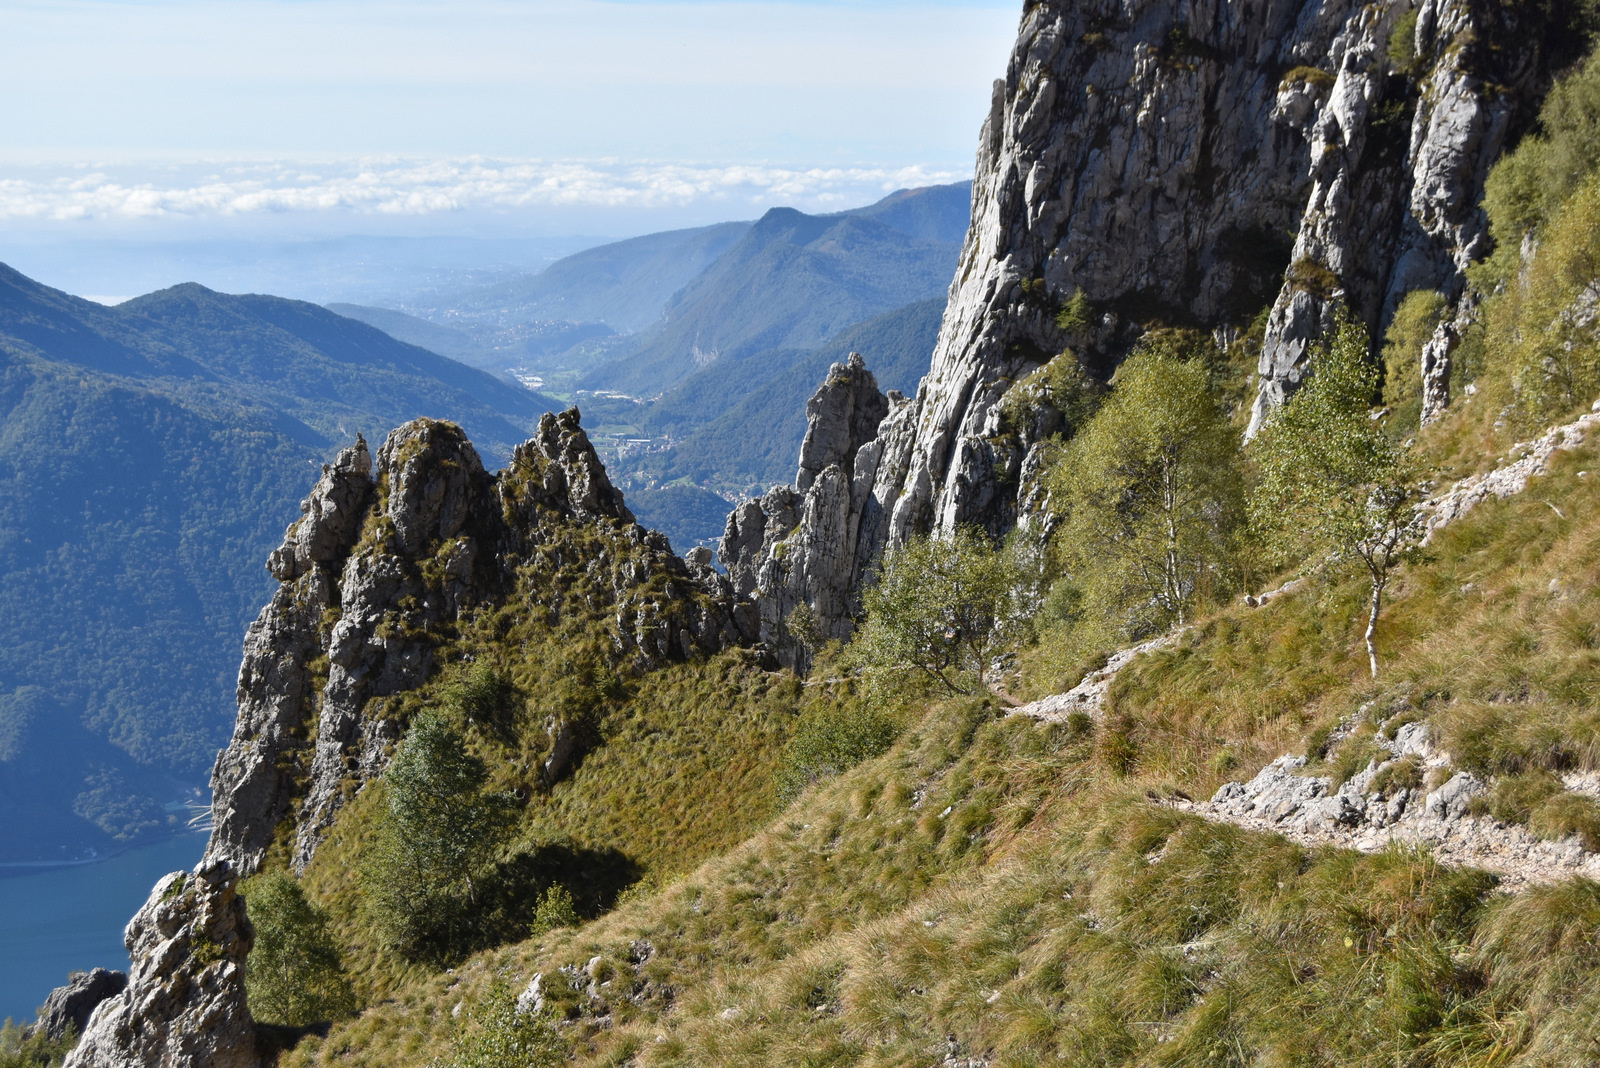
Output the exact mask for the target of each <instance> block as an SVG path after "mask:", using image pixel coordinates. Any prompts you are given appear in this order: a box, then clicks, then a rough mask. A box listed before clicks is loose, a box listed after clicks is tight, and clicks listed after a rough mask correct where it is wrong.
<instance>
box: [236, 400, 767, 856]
mask: <svg viewBox="0 0 1600 1068" xmlns="http://www.w3.org/2000/svg"><path fill="white" fill-rule="evenodd" d="M302 513H303V514H302V516H301V518H300V519H299V520H298V521H296V523H295V524H294V525H293V526H291V527H290V528H289V530H288V532H287V533H286V534H285V536H284V542H283V544H282V545H281V546H280V547H279V548H278V549H277V550H275V551H274V552H273V553H272V555H271V557H270V559H269V561H268V567H269V568H270V569H271V571H272V573H273V575H274V576H275V577H276V578H277V579H278V580H279V587H278V589H277V591H276V592H275V593H274V595H273V598H272V600H271V602H270V603H269V604H268V605H267V606H266V607H265V608H264V609H263V610H262V612H261V615H260V616H259V617H258V618H257V620H256V622H255V623H254V624H253V625H252V626H251V628H250V632H249V635H248V636H247V637H246V640H245V653H244V660H243V664H242V666H241V668H240V672H239V718H238V721H237V723H236V725H235V729H234V736H233V740H232V742H231V743H230V744H229V746H228V748H227V749H226V750H224V751H223V752H222V754H221V755H220V756H219V757H218V759H217V764H216V768H215V770H214V771H213V775H212V787H213V791H214V793H213V796H214V800H213V817H214V831H213V834H212V837H211V842H210V846H209V848H208V851H207V856H208V857H209V858H211V859H213V860H219V861H226V862H227V863H229V864H230V865H232V866H233V868H234V869H235V870H238V871H241V872H244V873H246V874H248V873H250V872H252V871H254V870H255V869H256V867H257V866H258V865H259V864H260V862H261V858H262V856H263V855H264V853H265V851H266V849H267V847H268V845H269V844H271V842H272V841H273V840H274V838H275V837H276V836H278V835H286V836H288V841H289V843H290V846H291V855H292V857H293V860H294V863H295V865H296V867H297V868H299V869H300V870H304V868H305V866H306V865H307V864H308V863H310V861H311V858H312V856H313V855H314V854H315V852H316V848H317V845H318V843H319V842H320V841H321V838H322V835H323V834H324V833H325V832H326V829H327V827H328V826H329V825H330V823H331V822H332V820H333V818H334V816H335V814H336V813H337V811H338V810H339V808H340V806H341V805H342V804H343V802H344V800H345V799H346V798H348V797H349V796H350V795H351V793H352V786H353V787H355V788H359V787H360V785H362V784H364V783H365V782H367V781H369V780H371V779H372V778H374V777H375V776H377V775H378V774H380V773H381V772H382V770H383V768H384V766H385V765H386V763H387V760H388V758H389V753H390V751H391V750H392V748H393V743H394V742H395V741H396V740H397V739H398V737H399V734H400V732H401V730H402V729H403V726H404V724H403V723H402V722H400V721H399V719H398V718H397V717H395V716H393V715H390V714H388V713H387V711H386V710H387V709H388V708H389V702H390V701H391V700H392V699H394V698H396V697H397V695H399V694H403V693H405V692H407V691H409V690H413V689H415V688H417V687H418V686H420V685H422V684H423V683H424V682H425V681H427V679H428V678H430V677H431V676H432V674H433V673H434V672H435V670H436V667H437V658H438V656H439V650H440V649H441V647H443V646H445V645H447V643H448V642H449V641H450V639H451V637H452V635H453V634H454V628H455V626H456V623H457V621H458V620H460V619H461V618H463V617H465V616H466V615H468V614H470V613H471V612H473V611H475V610H477V609H478V608H480V607H482V606H486V605H496V604H500V603H503V602H504V601H505V599H506V598H507V597H508V596H510V595H511V593H512V591H513V590H514V589H515V588H517V583H518V582H519V581H524V582H526V581H527V578H526V576H525V575H524V576H523V577H522V578H519V575H521V574H522V573H523V572H524V571H525V570H526V569H527V568H528V567H529V566H533V567H534V568H535V569H536V570H537V568H539V567H550V566H557V565H558V564H560V565H563V566H564V565H565V564H574V565H576V563H577V561H575V560H569V559H567V558H568V557H571V556H575V555H576V549H574V548H573V547H572V546H573V545H574V544H575V542H576V541H580V540H583V539H581V538H578V537H577V533H576V532H578V531H580V530H588V531H591V532H593V533H594V534H595V535H596V538H597V539H598V540H595V539H590V540H589V541H588V542H587V544H588V546H589V550H590V551H592V552H595V553H596V554H597V557H596V559H593V560H585V561H582V563H583V567H584V568H585V574H586V575H587V577H588V579H589V580H590V581H591V582H592V583H593V589H592V590H587V589H586V590H584V591H580V594H581V596H580V594H575V595H574V596H580V599H582V600H583V602H584V608H585V610H595V608H596V607H597V606H599V605H601V604H602V602H603V603H604V605H607V606H609V607H608V608H607V611H609V612H610V614H611V618H612V619H613V620H614V624H613V629H614V635H613V647H614V651H615V656H616V660H617V663H618V664H619V665H620V666H624V667H627V668H632V669H635V670H642V669H644V668H647V667H649V666H650V665H652V664H654V663H657V662H660V661H663V660H667V659H673V658H681V657H684V656H688V655H690V654H692V653H693V652H695V651H697V650H699V651H711V650H714V649H717V648H720V647H721V646H723V645H724V644H727V643H729V642H735V641H737V640H739V638H740V633H741V632H740V629H739V628H738V627H737V626H736V625H735V622H734V615H733V612H732V608H731V606H730V605H729V603H728V600H729V590H728V588H727V584H726V582H725V580H723V579H722V578H721V577H720V576H717V575H716V574H715V572H712V571H711V570H710V569H709V568H706V567H703V566H701V567H691V566H689V565H687V564H685V563H684V562H683V561H682V560H679V559H678V558H677V557H676V556H674V555H673V554H672V552H671V548H670V546H669V545H668V543H667V541H666V539H665V538H664V537H662V536H661V535H660V534H657V533H655V532H653V531H647V530H644V529H643V528H641V527H639V526H638V525H637V524H636V523H635V522H634V519H633V515H632V513H631V512H629V511H628V509H627V506H626V504H625V503H624V501H623V497H622V494H621V493H620V492H619V491H618V490H617V489H616V488H615V487H614V486H613V485H612V484H611V480H610V478H609V477H608V476H607V474H606V471H605V467H604V465H603V464H602V463H601V462H600V459H599V457H598V456H597V455H596V454H595V451H594V448H593V446H592V445H591V444H590V443H589V440H588V436H587V435H586V434H585V433H584V431H583V429H582V427H581V425H580V423H579V415H578V412H577V410H576V409H573V410H570V411H567V412H564V413H562V414H560V415H547V416H545V417H544V418H543V419H542V420H541V422H540V424H539V428H538V430H537V432H536V433H535V435H534V437H533V438H532V439H531V440H529V441H527V442H525V443H524V444H522V445H520V446H518V447H517V448H516V450H514V452H513V455H512V461H511V464H510V466H509V467H508V468H507V469H506V470H505V471H503V472H501V473H499V474H498V475H491V474H489V473H487V472H485V471H484V469H483V465H482V463H481V462H480V461H479V459H478V455H477V453H476V451H475V450H474V449H473V448H472V445H471V443H470V442H468V441H467V440H466V437H465V436H464V435H463V434H462V432H461V430H460V428H459V427H457V426H455V425H454V424H452V423H445V422H439V421H436V420H428V419H419V420H416V421H413V422H411V423H407V424H406V425H404V426H402V427H400V428H398V429H397V430H395V431H394V432H393V433H391V434H390V435H389V437H388V440H386V441H385V442H384V444H383V446H382V448H380V449H379V450H378V454H377V457H376V462H375V464H374V461H373V459H372V457H370V456H369V454H368V451H367V447H366V444H365V443H364V442H358V443H357V444H356V445H355V446H353V447H351V448H349V449H346V450H345V451H344V452H342V453H341V454H340V455H339V457H338V459H337V460H336V461H335V462H334V463H333V464H331V465H329V466H328V467H327V468H325V469H324V471H323V475H322V478H321V479H320V480H319V481H318V483H317V485H316V487H315V488H314V489H313V490H312V492H311V495H310V496H309V497H308V498H307V499H306V501H305V503H304V504H303V505H302ZM549 596H550V598H551V601H550V603H549V604H548V605H547V606H546V607H547V610H548V611H549V612H550V613H551V616H552V618H559V617H560V616H561V614H562V613H563V612H565V611H569V610H571V608H572V606H571V605H570V604H568V603H564V602H563V601H562V600H561V595H560V594H559V593H558V592H557V591H550V592H549ZM558 733H559V731H558ZM567 756H568V759H570V757H571V754H570V753H569V754H567Z"/></svg>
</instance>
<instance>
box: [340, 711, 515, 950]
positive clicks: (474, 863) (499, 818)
mask: <svg viewBox="0 0 1600 1068" xmlns="http://www.w3.org/2000/svg"><path fill="white" fill-rule="evenodd" d="M487 781H488V770H487V769H486V768H485V766H484V763H483V761H481V760H479V759H478V758H477V757H475V756H472V755H471V754H469V753H468V752H467V751H466V748H465V744H464V742H463V740H462V738H461V736H460V735H459V734H457V733H456V732H455V731H454V730H452V729H451V728H450V726H449V725H448V723H446V721H445V719H444V717H443V716H441V715H440V714H439V713H437V712H434V711H431V710H430V711H425V712H423V713H422V714H421V715H420V716H418V717H417V719H416V721H415V722H413V723H412V724H411V729H410V730H409V731H407V732H406V736H405V739H404V740H403V741H402V742H401V743H400V746H399V749H398V750H397V751H396V753H395V758H394V762H393V763H392V764H390V765H389V770H388V771H386V772H385V773H384V776H383V783H384V785H385V787H386V789H387V808H386V810H385V811H384V813H383V817H382V820H381V822H380V824H379V828H378V840H377V843H376V845H375V847H374V849H373V850H372V852H371V855H370V857H369V859H368V862H367V866H366V870H365V872H364V873H363V874H364V883H365V886H366V892H367V898H368V910H369V912H370V915H371V919H372V921H373V924H374V926H375V927H376V928H377V929H378V930H379V931H381V932H382V933H383V935H384V937H385V939H386V941H387V942H388V944H389V945H390V946H391V948H393V949H395V950H397V951H399V952H400V953H401V954H403V955H405V956H408V957H413V958H419V959H429V960H433V961H436V962H439V961H445V960H449V959H452V958H454V957H455V956H457V955H459V954H460V953H462V952H465V951H466V950H468V949H470V948H471V944H472V940H473V936H474V933H475V920H474V914H475V912H476V906H477V905H478V904H479V891H480V884H481V882H482V880H483V878H484V876H485V875H486V873H487V871H488V869H489V867H490V865H491V864H492V863H493V861H494V859H495V857H496V855H497V854H498V853H499V852H500V850H501V849H502V847H503V846H504V845H505V843H506V841H507V839H508V838H509V836H510V834H511V831H512V828H513V821H514V819H515V815H516V803H515V799H514V798H512V797H511V796H510V795H507V794H497V793H488V792H486V791H485V790H484V785H485V783H486V782H487Z"/></svg>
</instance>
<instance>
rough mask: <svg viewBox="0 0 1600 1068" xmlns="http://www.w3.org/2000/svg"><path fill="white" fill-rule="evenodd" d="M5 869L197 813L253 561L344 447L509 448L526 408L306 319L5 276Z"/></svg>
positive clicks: (198, 291)
mask: <svg viewBox="0 0 1600 1068" xmlns="http://www.w3.org/2000/svg"><path fill="white" fill-rule="evenodd" d="M0 380H3V386H0V481H3V482H4V485H5V487H6V488H5V492H4V493H3V494H0V602H3V604H4V607H5V612H4V622H3V623H0V738H3V739H4V743H3V745H0V797H3V800H0V819H4V820H5V822H6V825H7V826H8V827H9V828H11V831H10V832H9V833H8V834H7V835H6V836H5V837H4V839H3V841H0V860H5V861H12V860H23V859H56V860H62V859H69V858H71V857H75V856H78V855H80V854H81V853H82V852H83V851H84V850H86V849H89V848H93V849H97V850H100V851H105V850H107V849H111V848H115V847H117V846H118V845H119V844H121V843H125V842H128V841H131V840H135V839H138V838H140V837H141V836H145V835H149V834H157V833H164V832H165V831H166V830H167V829H169V828H170V827H171V825H172V824H174V823H175V822H181V821H183V820H186V819H187V818H188V816H189V813H188V812H187V811H186V810H183V809H182V808H181V806H180V805H179V804H178V803H179V802H188V801H194V800H196V798H197V797H198V787H200V786H201V785H202V783H203V782H204V775H205V772H206V769H207V768H208V766H209V764H210V762H211V759H212V757H213V755H214V753H215V750H216V747H217V746H218V745H219V744H220V743H221V742H222V741H223V740H225V738H226V735H227V730H228V724H229V722H230V720H231V707H232V704H233V690H234V680H235V676H236V672H237V645H238V640H239V635H240V634H242V633H243V631H244V628H245V626H246V624H247V623H248V622H249V620H250V618H251V617H252V616H253V615H254V613H255V611H256V610H257V608H258V607H259V604H260V601H261V599H262V597H263V595H264V594H265V592H266V590H267V576H265V575H264V574H262V572H261V571H260V570H259V567H260V561H261V559H262V557H263V554H264V552H265V549H266V548H267V547H270V545H271V544H272V539H273V537H274V536H275V533H276V531H277V530H278V529H279V528H281V526H282V525H283V523H284V521H285V519H286V518H287V517H288V516H290V515H292V514H293V512H294V503H295V501H296V500H297V499H298V498H299V497H300V496H301V494H302V493H303V491H304V481H305V478H306V476H307V473H308V472H313V471H315V469H316V464H317V463H319V462H320V461H321V459H322V458H323V457H324V456H326V455H327V454H328V452H329V447H330V444H331V443H332V442H333V441H336V440H339V439H341V438H343V437H344V436H345V435H346V434H347V433H348V434H354V433H356V432H358V431H360V430H368V431H375V430H376V429H377V428H380V427H383V426H386V425H388V424H390V423H392V422H394V421H395V420H396V419H401V418H405V417H407V416H410V415H414V414H417V413H427V412H432V413H437V414H450V415H455V416H457V417H458V418H461V419H462V420H463V421H465V422H466V423H467V425H469V426H472V427H473V428H474V430H475V432H477V433H478V434H479V435H480V436H481V438H482V439H483V440H484V441H486V442H488V443H491V445H492V446H493V447H494V448H496V450H497V451H499V452H500V454H501V455H504V454H505V453H506V452H508V451H509V449H510V446H511V444H513V443H515V442H517V441H520V440H522V439H523V438H524V437H525V436H526V434H527V430H528V428H529V427H531V426H532V425H533V423H534V422H535V421H536V420H537V417H538V415H539V414H540V413H541V412H542V411H544V410H545V407H544V405H543V404H542V403H541V400H540V398H539V397H538V396H537V395H535V394H531V393H528V392H527V391H525V390H520V389H519V388H517V387H515V386H512V385H510V384H507V383H504V382H501V381H499V380H497V379H495V378H493V377H491V376H489V375H486V374H484V373H482V372H479V371H475V370H473V369H471V368H469V367H465V366H463V365H461V364H457V363H454V362H453V361H450V360H446V359H444V358H442V357H439V356H436V355H434V354H433V353H430V352H426V351H424V350H422V349H418V348H415V347H413V346H409V345H403V344H400V343H398V342H396V341H394V340H392V339H391V338H389V337H388V336H387V335H385V334H382V333H380V332H379V331H377V330H373V329H371V328H369V327H366V326H363V325H362V324H359V323H355V322H352V321H350V320H348V319H344V318H341V317H339V316H337V315H334V314H332V313H331V312H327V311H324V310H323V309H321V308H317V307H316V306H314V305H309V304H300V303H296V302H292V301H284V300H278V299H276V298H270V297H230V296H225V295H222V294H217V293H212V292H210V291H209V290H205V289H202V288H201V287H198V286H180V287H177V288H175V289H172V290H166V291H163V292H161V293H155V294H150V295H149V296H146V297H141V298H139V299H137V300H134V301H130V302H128V303H125V304H123V305H120V306H118V307H115V308H106V307H102V306H100V305H98V304H93V303H90V302H88V301H83V300H79V299H78V298H75V297H71V296H68V295H67V294H64V293H60V292H57V291H55V290H51V289H48V288H46V287H43V286H40V285H38V284H36V283H33V282H31V281H30V280H28V279H26V278H24V277H23V276H21V275H18V274H16V273H15V272H13V271H10V270H9V269H0Z"/></svg>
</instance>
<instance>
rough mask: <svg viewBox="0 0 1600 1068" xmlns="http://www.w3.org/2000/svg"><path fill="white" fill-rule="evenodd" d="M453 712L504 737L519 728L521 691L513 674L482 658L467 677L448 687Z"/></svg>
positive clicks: (446, 697) (482, 728) (490, 732)
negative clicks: (517, 721)
mask: <svg viewBox="0 0 1600 1068" xmlns="http://www.w3.org/2000/svg"><path fill="white" fill-rule="evenodd" d="M444 696H445V701H446V703H447V704H448V705H449V707H450V709H451V711H453V712H455V713H456V714H458V715H459V716H461V718H462V719H463V720H465V721H466V722H467V723H470V724H472V725H474V726H476V727H478V728H479V729H480V730H483V731H485V732H486V733H489V734H493V735H498V736H505V735H508V734H511V733H512V732H514V731H515V729H516V718H517V713H518V712H519V711H521V706H522V701H521V696H522V695H521V694H519V693H518V692H517V687H516V683H514V682H512V681H511V676H509V675H507V674H506V673H505V672H503V671H500V670H498V669H497V668H496V667H495V666H494V665H493V664H491V663H489V662H488V661H485V660H480V661H478V662H477V663H475V664H473V665H472V670H471V671H469V672H467V674H466V675H465V677H464V678H462V679H460V680H459V681H457V682H456V683H454V684H453V685H451V686H449V687H446V689H445V694H444Z"/></svg>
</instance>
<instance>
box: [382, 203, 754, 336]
mask: <svg viewBox="0 0 1600 1068" xmlns="http://www.w3.org/2000/svg"><path fill="white" fill-rule="evenodd" d="M749 228H750V224H749V223H747V222H726V223H717V224H716V225H714V226H701V227H696V228H694V229H691V230H671V231H668V232H666V233H660V234H647V235H645V236H644V237H635V238H630V239H628V240H627V241H616V242H612V243H611V244H608V245H601V246H599V247H598V248H591V249H585V250H584V251H582V252H577V253H574V254H573V255H571V256H568V257H566V258H565V259H560V260H557V261H556V262H555V263H552V264H551V265H550V266H549V267H547V268H545V269H544V270H543V271H540V272H539V273H538V274H536V275H533V276H532V277H529V278H525V279H518V280H516V281H512V282H504V283H501V284H498V285H495V286H490V287H488V288H484V289H477V290H471V291H469V292H466V293H461V294H458V295H455V296H453V297H450V298H447V299H445V300H443V301H442V302H439V303H438V304H437V306H435V305H434V304H429V305H426V306H424V305H421V304H418V305H416V306H415V307H410V306H408V307H407V308H406V310H407V311H412V312H414V313H415V314H419V315H423V316H424V317H427V316H430V315H431V316H437V315H439V314H441V313H445V312H448V313H449V314H451V315H453V316H461V317H465V318H468V319H473V320H477V321H482V322H485V323H490V324H493V325H496V326H506V325H508V324H511V323H521V322H536V321H539V320H557V321H563V320H564V321H568V322H599V323H605V324H606V325H607V326H609V327H611V328H612V329H613V330H615V331H617V332H618V333H631V332H633V331H636V330H643V329H644V328H646V327H648V326H652V325H654V324H655V322H656V320H657V319H659V318H660V316H661V309H662V307H663V306H664V305H665V304H666V302H667V300H668V299H669V298H670V297H671V296H672V294H674V293H676V292H677V291H678V290H679V289H681V288H682V287H683V286H684V285H685V284H686V283H688V282H689V281H690V280H691V279H693V278H694V277H695V276H696V275H698V274H699V273H700V272H701V271H703V270H705V268H706V267H707V266H709V265H710V264H711V263H713V262H714V261H715V260H716V258H717V257H718V256H720V255H722V254H723V253H724V252H726V251H727V250H728V249H729V248H731V247H732V246H733V245H734V244H735V243H737V242H738V241H739V239H740V238H741V237H743V236H744V234H745V232H746V231H747V230H749Z"/></svg>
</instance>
